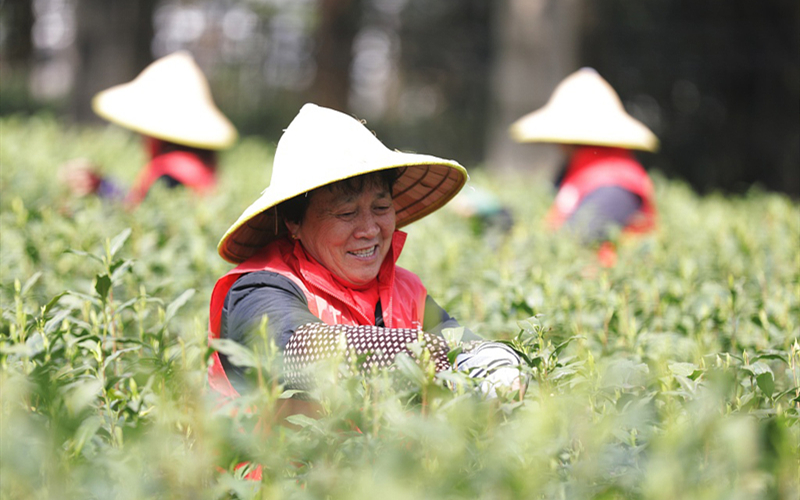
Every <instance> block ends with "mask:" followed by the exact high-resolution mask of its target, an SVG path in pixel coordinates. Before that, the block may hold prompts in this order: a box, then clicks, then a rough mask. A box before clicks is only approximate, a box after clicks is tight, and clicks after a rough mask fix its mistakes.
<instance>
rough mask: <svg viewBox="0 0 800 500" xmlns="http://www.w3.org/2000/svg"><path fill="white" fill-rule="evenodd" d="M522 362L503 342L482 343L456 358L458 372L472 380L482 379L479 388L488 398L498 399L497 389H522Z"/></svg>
mask: <svg viewBox="0 0 800 500" xmlns="http://www.w3.org/2000/svg"><path fill="white" fill-rule="evenodd" d="M521 362H522V360H521V359H520V357H519V355H518V354H517V353H516V352H514V350H513V349H511V348H510V347H508V346H507V345H506V344H503V343H501V342H482V343H481V344H479V345H478V347H476V348H475V349H473V350H471V351H469V352H462V353H461V354H459V355H458V356H456V366H455V368H456V370H461V371H466V372H468V374H469V376H470V377H471V378H482V379H483V381H482V382H481V383H480V385H479V386H478V387H479V388H480V390H481V393H483V395H484V396H486V397H487V398H490V399H491V398H496V397H497V391H496V390H495V388H496V387H498V386H502V387H507V388H509V389H512V390H516V389H519V388H521V386H522V375H521V373H520V370H519V366H520V363H521Z"/></svg>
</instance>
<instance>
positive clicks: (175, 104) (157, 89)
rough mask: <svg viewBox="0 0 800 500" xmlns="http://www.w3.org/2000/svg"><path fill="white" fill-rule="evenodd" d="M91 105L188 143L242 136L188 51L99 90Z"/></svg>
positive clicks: (114, 118) (211, 144)
mask: <svg viewBox="0 0 800 500" xmlns="http://www.w3.org/2000/svg"><path fill="white" fill-rule="evenodd" d="M92 109H94V111H95V113H97V114H98V115H100V116H102V117H103V118H105V119H106V120H108V121H110V122H112V123H116V124H117V125H120V126H122V127H125V128H128V129H131V130H134V131H136V132H139V133H141V134H144V135H148V136H151V137H155V138H157V139H163V140H165V141H170V142H175V143H177V144H182V145H185V146H192V147H197V148H203V149H225V148H227V147H229V146H231V145H232V144H233V143H234V142H235V141H236V137H237V133H236V129H235V128H234V127H233V125H232V124H231V122H230V121H228V119H227V118H226V117H225V115H223V114H222V113H221V112H220V111H219V109H217V107H216V106H215V105H214V100H213V98H212V97H211V91H210V89H209V87H208V82H207V81H206V78H205V76H204V75H203V72H202V71H201V70H200V68H199V67H198V66H197V64H196V63H195V62H194V59H193V58H192V56H191V54H189V53H188V52H186V51H179V52H175V53H173V54H170V55H168V56H166V57H162V58H161V59H158V60H157V61H155V62H153V63H152V64H150V65H149V66H148V67H146V68H145V69H144V70H143V71H142V72H141V73H140V74H139V76H137V77H136V78H135V79H133V80H132V81H131V82H128V83H123V84H121V85H116V86H114V87H111V88H109V89H106V90H103V91H102V92H99V93H98V94H97V95H95V96H94V99H92Z"/></svg>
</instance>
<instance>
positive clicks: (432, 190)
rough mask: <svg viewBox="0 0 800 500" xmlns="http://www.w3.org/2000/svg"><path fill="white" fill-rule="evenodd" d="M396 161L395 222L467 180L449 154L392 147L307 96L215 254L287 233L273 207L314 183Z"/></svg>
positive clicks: (421, 211)
mask: <svg viewBox="0 0 800 500" xmlns="http://www.w3.org/2000/svg"><path fill="white" fill-rule="evenodd" d="M393 168H397V169H399V177H398V179H397V181H396V182H395V184H394V189H393V193H392V196H393V199H394V207H395V211H396V213H397V227H398V228H399V227H402V226H405V225H407V224H410V223H411V222H414V221H416V220H419V219H421V218H422V217H425V216H426V215H428V214H430V213H432V212H434V211H436V210H438V209H439V208H441V207H442V206H443V205H444V204H445V203H447V202H448V201H449V200H450V199H451V198H453V196H455V195H456V194H457V193H458V192H459V191H460V190H461V188H462V187H463V186H464V184H465V183H466V181H467V171H466V169H465V168H464V167H462V166H461V165H460V164H458V163H457V162H455V161H453V160H445V159H442V158H437V157H435V156H429V155H423V154H416V153H404V152H400V151H393V150H391V149H389V148H387V147H386V146H384V145H383V143H382V142H381V141H380V140H378V138H377V137H375V135H374V134H373V133H372V132H371V131H370V130H369V129H367V127H365V126H364V124H363V123H361V122H360V121H358V120H356V119H355V118H353V117H352V116H349V115H347V114H344V113H341V112H339V111H335V110H333V109H329V108H323V107H320V106H317V105H315V104H306V105H304V106H303V107H302V108H301V109H300V112H299V113H298V114H297V116H296V117H295V118H294V120H292V122H291V123H290V124H289V126H288V127H287V128H286V130H285V131H284V133H283V135H282V136H281V138H280V140H279V141H278V146H277V148H276V150H275V158H274V160H273V165H272V179H271V181H270V184H269V187H267V189H265V190H264V191H263V192H262V193H261V197H260V198H258V199H257V200H256V201H255V202H254V203H253V204H252V205H250V206H249V207H248V208H247V209H246V210H245V211H244V213H243V214H242V215H241V216H240V217H239V219H238V220H237V221H236V222H235V223H234V224H233V225H232V226H231V227H230V228H229V229H228V231H227V232H226V233H225V235H224V236H223V237H222V239H221V240H220V242H219V245H218V246H217V250H218V252H219V254H220V256H221V257H222V258H223V259H225V260H227V261H228V262H231V263H240V262H243V261H244V260H246V259H247V258H249V257H250V256H252V255H253V254H255V253H256V252H257V251H258V250H259V249H261V248H262V247H263V246H264V245H266V244H268V243H270V242H271V241H273V240H275V239H277V238H279V237H282V236H283V235H285V234H286V227H285V225H284V224H283V222H282V221H281V220H280V218H279V216H278V213H277V207H278V205H279V204H280V203H281V202H283V201H286V200H288V199H290V198H294V197H295V196H297V195H299V194H302V193H307V192H309V191H311V190H313V189H316V188H319V187H322V186H325V185H327V184H331V183H333V182H337V181H340V180H343V179H349V178H351V177H356V176H359V175H362V174H366V173H369V172H377V171H381V170H388V169H393Z"/></svg>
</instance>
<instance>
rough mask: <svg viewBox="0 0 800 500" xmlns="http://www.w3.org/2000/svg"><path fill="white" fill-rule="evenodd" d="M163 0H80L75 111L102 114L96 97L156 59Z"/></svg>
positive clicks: (79, 115)
mask: <svg viewBox="0 0 800 500" xmlns="http://www.w3.org/2000/svg"><path fill="white" fill-rule="evenodd" d="M157 3H158V0H136V1H130V0H77V7H76V13H75V17H76V19H77V33H76V39H75V46H76V49H77V62H76V64H75V84H74V86H73V99H72V104H71V109H70V111H71V113H70V114H71V116H72V118H73V119H75V120H79V121H93V120H98V118H97V117H96V116H95V115H94V113H93V112H92V110H91V99H92V97H93V96H94V95H95V94H96V93H97V92H98V91H100V90H103V89H106V88H108V87H111V86H112V85H117V84H120V83H125V82H127V81H130V80H131V79H132V78H134V77H135V76H136V75H137V74H138V73H139V72H141V70H142V69H144V68H145V66H147V65H148V64H149V63H150V62H152V61H153V56H152V53H151V49H150V46H151V43H152V40H153V12H154V9H155V6H156V4H157Z"/></svg>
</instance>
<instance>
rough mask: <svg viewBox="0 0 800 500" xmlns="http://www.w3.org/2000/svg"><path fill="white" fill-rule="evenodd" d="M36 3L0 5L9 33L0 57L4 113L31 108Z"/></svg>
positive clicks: (26, 0) (0, 97) (19, 0)
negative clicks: (30, 85)
mask: <svg viewBox="0 0 800 500" xmlns="http://www.w3.org/2000/svg"><path fill="white" fill-rule="evenodd" d="M33 21H34V17H33V2H32V1H31V0H7V1H4V2H0V23H2V29H3V31H4V32H5V36H4V39H3V40H2V45H0V47H2V49H3V50H2V54H0V72H2V79H1V80H0V84H2V92H0V111H2V112H4V113H8V112H12V111H17V110H19V109H24V108H27V107H28V106H29V100H30V98H29V92H28V88H27V83H28V77H29V74H30V70H31V62H32V60H33V40H32V37H31V32H32V30H33Z"/></svg>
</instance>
